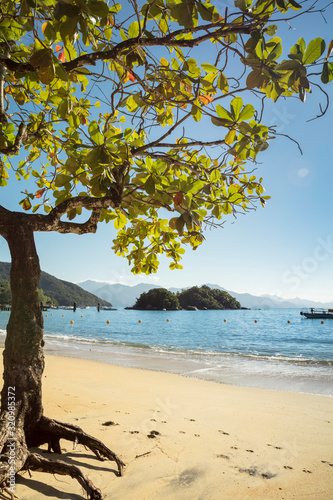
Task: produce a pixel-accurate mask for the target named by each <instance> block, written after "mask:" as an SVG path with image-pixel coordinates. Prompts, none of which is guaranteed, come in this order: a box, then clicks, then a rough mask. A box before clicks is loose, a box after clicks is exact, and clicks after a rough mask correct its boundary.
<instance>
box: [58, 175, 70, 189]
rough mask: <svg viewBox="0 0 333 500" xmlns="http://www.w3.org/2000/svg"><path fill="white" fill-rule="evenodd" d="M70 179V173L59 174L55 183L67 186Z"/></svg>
mask: <svg viewBox="0 0 333 500" xmlns="http://www.w3.org/2000/svg"><path fill="white" fill-rule="evenodd" d="M70 180H71V176H70V175H66V174H58V175H57V177H56V178H55V181H54V184H55V185H56V186H57V187H62V186H65V185H66V184H67V183H68V182H69V181H70Z"/></svg>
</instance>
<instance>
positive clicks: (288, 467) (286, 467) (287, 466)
mask: <svg viewBox="0 0 333 500" xmlns="http://www.w3.org/2000/svg"><path fill="white" fill-rule="evenodd" d="M283 468H284V469H292V467H290V465H284V466H283Z"/></svg>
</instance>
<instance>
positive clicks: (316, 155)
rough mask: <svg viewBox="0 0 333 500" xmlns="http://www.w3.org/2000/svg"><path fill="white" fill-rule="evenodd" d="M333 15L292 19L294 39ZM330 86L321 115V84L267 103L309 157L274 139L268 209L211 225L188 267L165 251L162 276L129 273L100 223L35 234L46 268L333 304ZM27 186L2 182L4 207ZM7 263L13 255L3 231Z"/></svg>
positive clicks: (1, 250)
mask: <svg viewBox="0 0 333 500" xmlns="http://www.w3.org/2000/svg"><path fill="white" fill-rule="evenodd" d="M222 3H223V2H221V1H220V2H219V4H220V5H222ZM225 3H226V4H228V2H225ZM319 4H324V2H322V1H320V2H319ZM326 19H327V24H326V23H325V22H324V20H323V19H322V18H321V16H320V15H317V16H315V17H312V18H311V17H307V18H306V19H303V21H302V22H298V23H296V22H295V23H293V28H295V29H293V30H289V31H288V33H287V36H288V39H289V41H290V44H289V46H290V45H292V44H293V43H296V42H297V40H298V38H299V37H300V36H304V38H305V39H306V40H310V39H311V38H314V37H316V36H322V37H323V38H325V40H326V42H329V41H330V39H331V38H332V25H333V7H331V8H330V10H329V11H328V13H327V15H326ZM286 45H287V44H286ZM324 89H325V91H326V92H328V93H329V95H330V99H331V108H330V109H329V111H328V112H327V113H326V115H325V116H323V117H322V118H320V119H318V120H314V121H311V122H308V123H307V120H309V119H311V118H313V117H315V116H316V115H317V114H318V113H319V103H320V102H322V103H325V98H324V95H323V94H321V93H320V91H319V90H318V89H316V88H314V89H313V94H312V95H309V94H308V95H307V100H306V103H305V104H303V103H302V102H300V101H299V100H297V99H293V100H289V101H288V102H287V101H284V100H279V101H278V103H276V104H269V105H266V108H265V109H266V114H265V118H264V119H263V123H266V124H269V125H272V124H276V125H277V130H278V131H279V132H280V133H282V134H288V135H289V136H291V137H293V138H294V139H296V140H297V141H298V142H299V143H300V145H301V148H302V150H303V155H301V154H300V152H299V149H298V147H297V145H296V144H295V143H294V142H292V141H290V140H288V139H287V138H285V137H279V138H278V139H276V140H274V141H272V142H271V146H270V147H269V149H268V150H267V151H265V152H264V153H263V154H262V155H261V157H259V161H260V164H259V165H258V166H257V174H258V176H260V175H262V176H263V178H264V183H263V184H264V186H265V188H266V193H265V194H268V195H270V196H271V197H272V199H271V200H270V201H269V202H268V203H267V205H266V208H264V209H263V208H262V207H258V209H257V210H256V211H253V212H251V213H248V214H247V215H240V216H239V217H238V218H237V220H234V219H233V218H229V219H227V221H226V223H225V225H224V228H223V229H215V230H212V231H210V230H208V231H207V232H206V234H205V236H206V241H205V242H204V244H203V245H201V247H199V248H198V249H197V250H196V251H192V250H191V249H190V248H188V250H187V252H186V254H185V256H184V258H183V261H182V264H183V266H184V269H183V270H181V271H170V270H169V269H168V264H169V261H168V259H167V258H161V266H160V270H159V272H158V273H157V274H154V275H151V276H146V275H138V276H133V275H131V272H130V267H129V266H128V264H127V260H126V259H122V258H121V257H117V256H115V255H114V254H113V252H112V250H111V246H112V239H113V237H114V235H115V230H114V228H113V226H112V225H111V224H109V225H104V224H102V225H100V227H99V230H98V231H97V234H95V235H83V236H77V235H59V234H57V233H37V234H36V243H37V248H38V252H39V256H40V261H41V267H42V269H43V270H44V271H46V272H48V273H50V274H53V275H55V276H56V277H58V278H61V279H65V280H68V281H73V282H79V281H83V280H86V279H95V280H101V281H109V282H121V283H125V284H129V285H134V284H137V283H140V282H143V281H145V282H150V283H157V284H159V285H161V286H166V287H171V286H177V287H182V286H188V285H195V284H203V283H216V284H219V285H221V286H223V287H225V288H226V289H228V290H234V291H238V292H249V293H253V294H256V295H259V294H264V293H268V294H277V295H280V296H283V297H286V298H291V297H296V296H298V297H302V298H308V299H313V300H323V301H330V302H333V284H332V278H333V224H332V219H333V199H332V186H333V160H332V152H331V146H332V143H333V139H332V125H333V120H332V117H333V109H332V104H333V85H332V83H331V84H330V85H326V86H325V87H324ZM196 126H197V127H200V123H199V124H197V125H196ZM211 127H212V133H216V132H215V128H214V126H213V125H211ZM197 135H198V134H197ZM24 188H25V186H24V185H23V184H22V183H21V184H19V183H18V182H13V184H11V185H10V186H8V187H7V188H0V204H2V205H3V206H5V207H6V208H8V209H14V210H18V209H19V208H18V205H17V203H18V202H19V201H20V200H21V199H22V198H23V196H22V195H21V193H20V191H21V190H23V189H24ZM0 261H10V256H9V252H8V249H7V245H6V242H5V240H3V239H1V238H0Z"/></svg>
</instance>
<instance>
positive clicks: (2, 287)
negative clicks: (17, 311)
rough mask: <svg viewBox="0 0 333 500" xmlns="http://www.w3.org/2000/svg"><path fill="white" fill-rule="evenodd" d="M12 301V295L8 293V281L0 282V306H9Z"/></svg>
mask: <svg viewBox="0 0 333 500" xmlns="http://www.w3.org/2000/svg"><path fill="white" fill-rule="evenodd" d="M11 301H12V294H11V291H10V284H9V282H8V281H2V280H1V281H0V304H2V305H6V304H10V303H11Z"/></svg>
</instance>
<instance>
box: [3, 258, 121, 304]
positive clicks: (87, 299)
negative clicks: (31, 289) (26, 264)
mask: <svg viewBox="0 0 333 500" xmlns="http://www.w3.org/2000/svg"><path fill="white" fill-rule="evenodd" d="M10 268H11V265H10V264H9V263H8V262H0V304H6V303H10V302H11V293H10V287H9V280H10ZM1 286H3V287H4V288H3V293H4V295H3V297H4V298H5V297H9V299H10V300H4V302H2V300H1ZM8 290H9V296H8V294H7V291H8ZM5 294H7V295H5ZM39 301H40V302H43V303H46V302H51V303H52V304H55V305H61V306H72V305H73V302H76V303H77V305H78V306H97V304H98V303H100V304H101V305H102V306H110V305H111V304H110V303H109V302H107V301H106V300H102V299H100V298H98V297H96V295H93V294H92V293H89V292H86V291H85V290H83V289H82V288H81V287H79V286H78V285H75V284H74V283H70V282H69V281H63V280H59V279H58V278H55V277H54V276H52V275H51V274H48V273H45V272H44V271H42V273H41V278H40V281H39Z"/></svg>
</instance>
